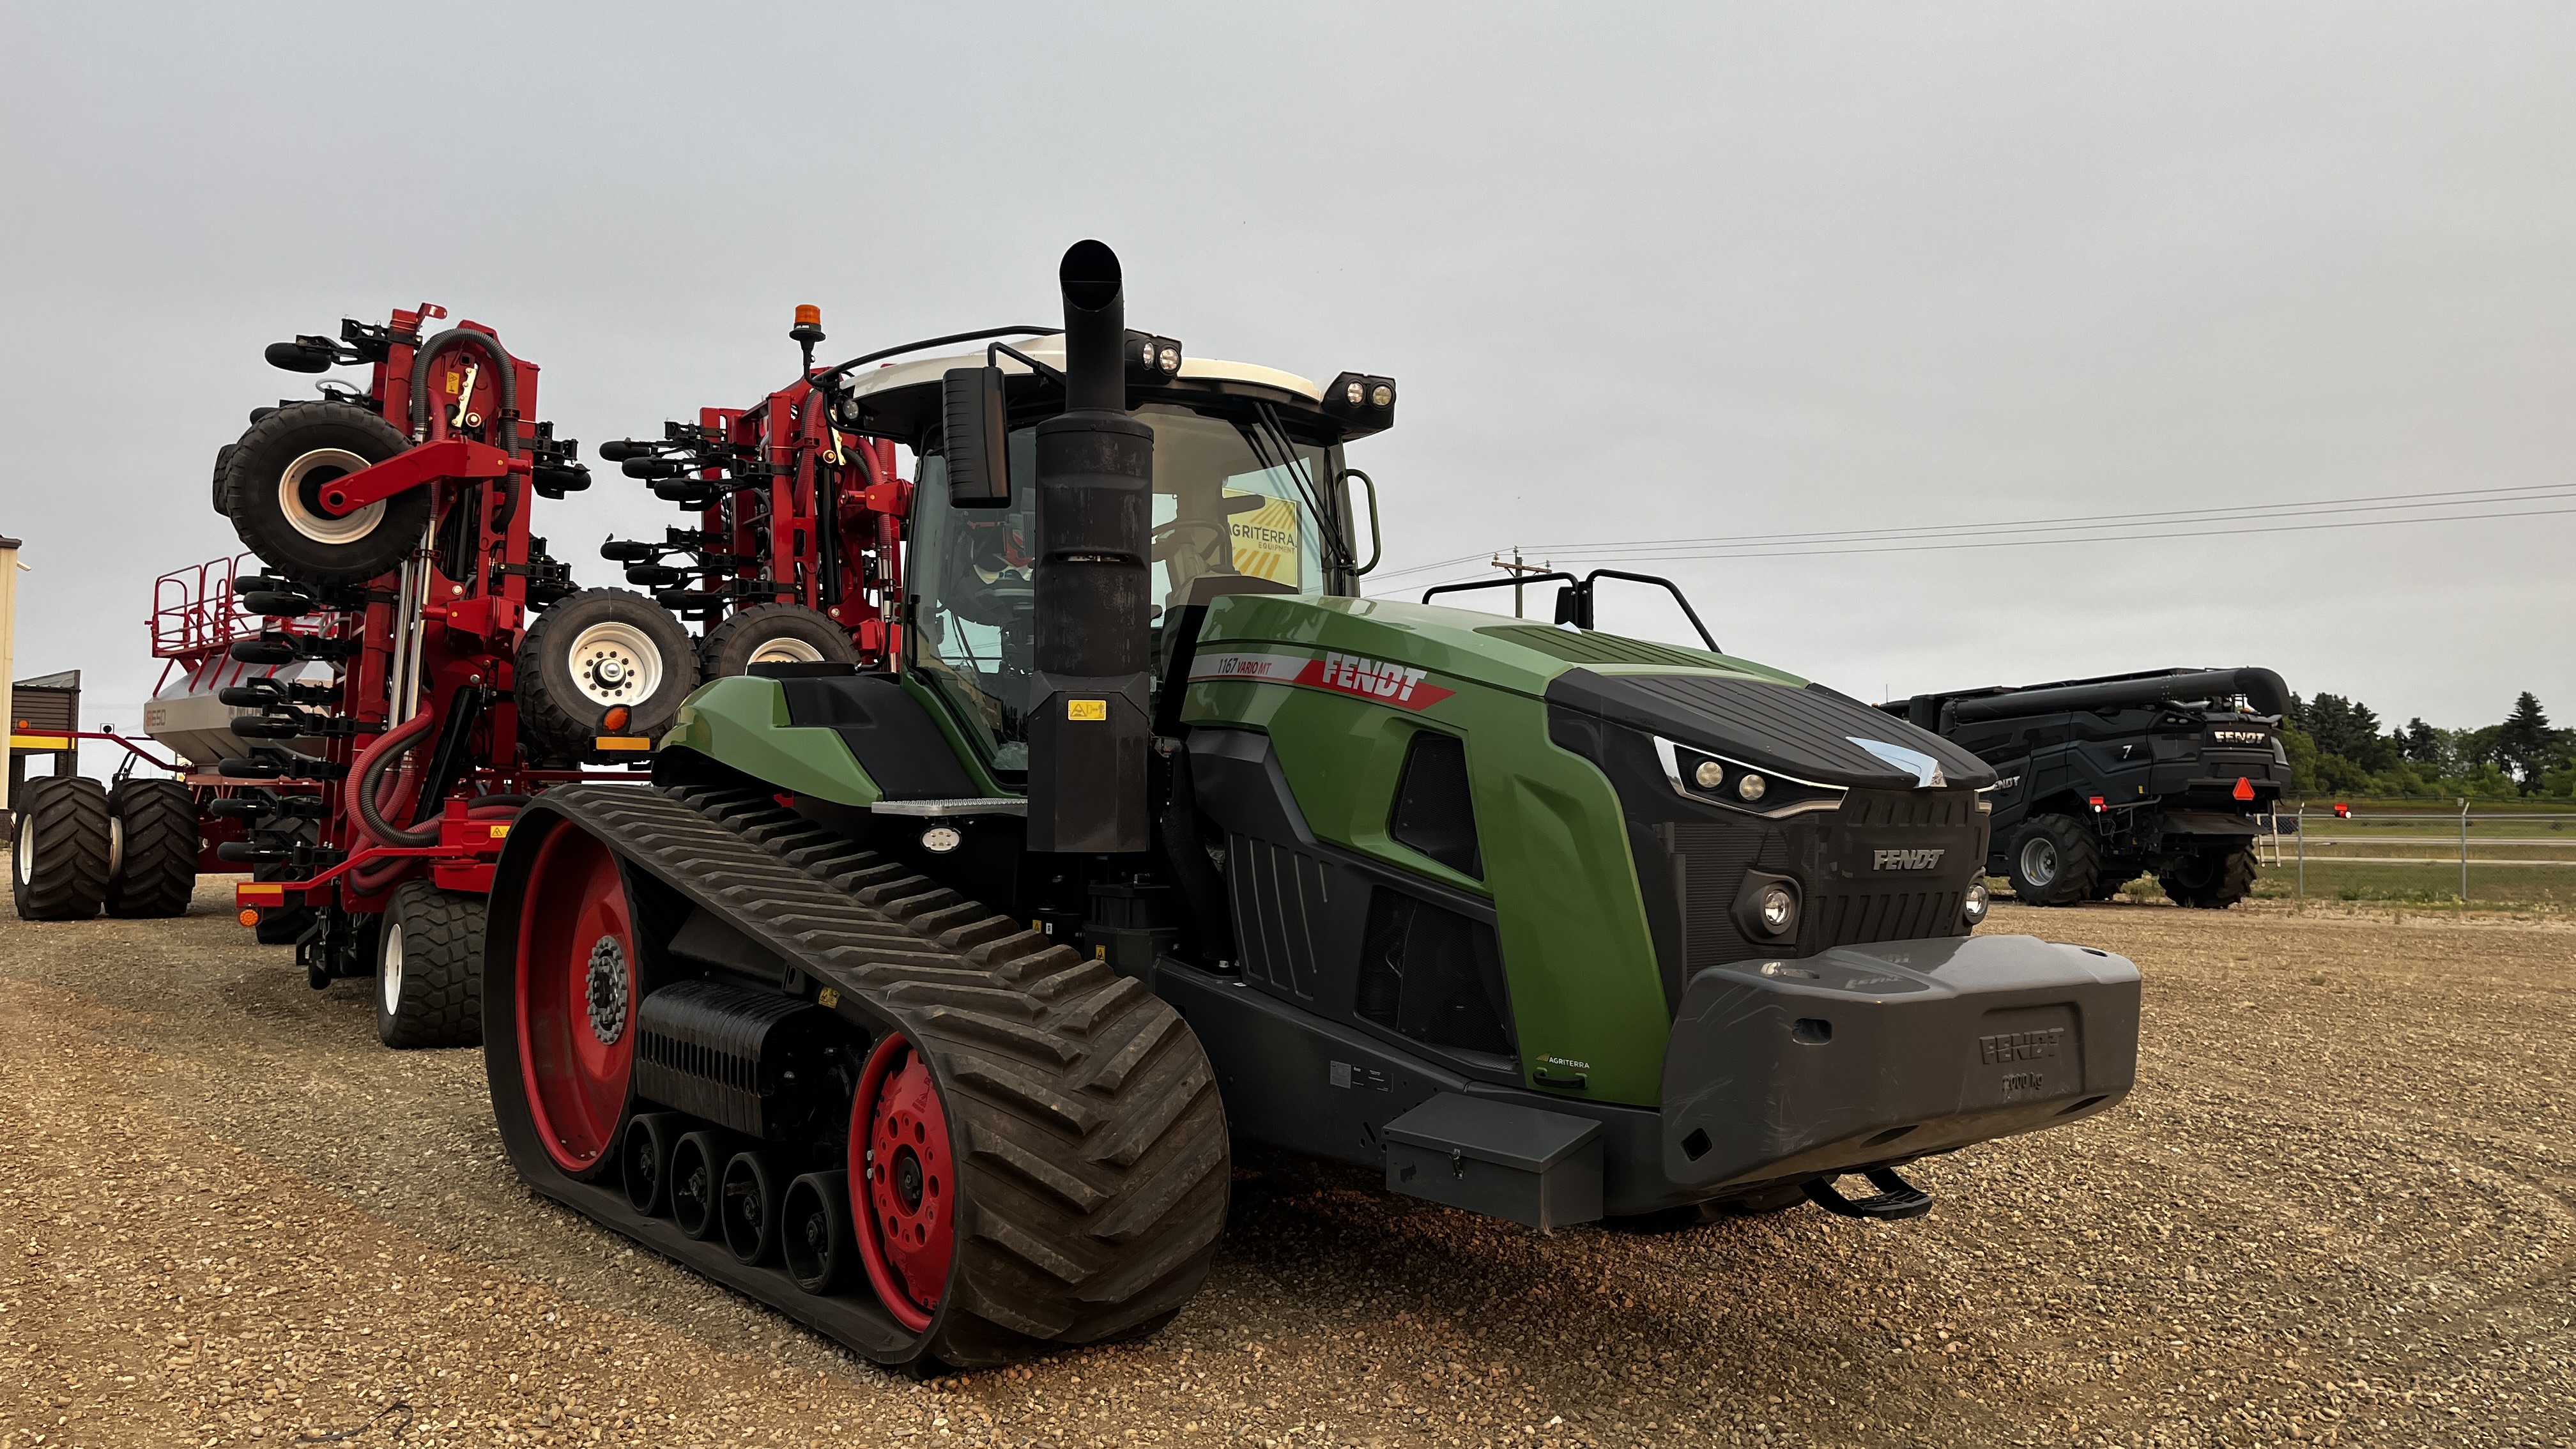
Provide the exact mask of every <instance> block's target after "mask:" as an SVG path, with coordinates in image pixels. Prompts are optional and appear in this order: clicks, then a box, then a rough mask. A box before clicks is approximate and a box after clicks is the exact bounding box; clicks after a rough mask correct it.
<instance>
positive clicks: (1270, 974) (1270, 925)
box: [1225, 835, 1331, 1001]
mask: <svg viewBox="0 0 2576 1449" xmlns="http://www.w3.org/2000/svg"><path fill="white" fill-rule="evenodd" d="M1225 864H1226V871H1225V874H1226V881H1227V883H1228V884H1229V885H1230V886H1232V887H1233V891H1234V918H1235V920H1237V921H1239V922H1241V923H1242V935H1243V970H1244V973H1245V974H1246V975H1248V976H1254V977H1257V978H1259V979H1261V980H1263V981H1267V982H1269V983H1270V984H1271V985H1273V986H1275V987H1278V988H1279V989H1280V990H1282V991H1286V992H1290V993H1293V994H1295V995H1296V996H1298V997H1300V998H1302V999H1304V1000H1307V1001H1312V1000H1314V999H1315V986H1316V962H1317V961H1318V960H1319V959H1320V958H1321V955H1322V952H1321V951H1320V949H1319V948H1318V944H1317V942H1316V940H1315V931H1316V928H1317V927H1318V925H1319V924H1320V923H1321V922H1322V921H1323V920H1324V912H1325V907H1326V906H1327V905H1328V904H1329V903H1330V900H1331V893H1330V891H1329V890H1328V889H1327V888H1326V886H1325V884H1324V867H1323V864H1322V863H1321V862H1319V861H1317V860H1314V859H1313V858H1311V857H1308V856H1305V855H1300V854H1299V853H1297V852H1296V851H1293V850H1284V849H1282V848H1280V847H1279V846H1276V845H1273V844H1271V843H1270V842H1268V841H1266V840H1256V839H1254V838H1253V837H1251V836H1248V835H1237V836H1233V837H1231V839H1230V840H1229V842H1228V844H1227V846H1226V852H1225Z"/></svg>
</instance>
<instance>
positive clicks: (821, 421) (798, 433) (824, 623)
mask: <svg viewBox="0 0 2576 1449" xmlns="http://www.w3.org/2000/svg"><path fill="white" fill-rule="evenodd" d="M822 320H823V319H822V313H821V311H820V310H819V309H817V308H814V307H799V308H797V309H796V324H795V326H794V327H793V328H791V329H790V330H789V332H788V336H789V337H791V338H793V339H794V340H795V341H796V342H798V343H799V344H801V345H802V346H803V348H804V350H805V367H804V376H803V377H802V378H800V379H799V380H798V381H796V382H793V383H790V384H788V385H787V386H786V387H784V388H781V389H780V390H778V391H776V392H773V393H771V394H769V395H768V396H767V397H765V398H762V399H761V400H760V401H759V402H757V403H755V404H753V405H752V406H750V407H748V408H702V409H700V410H699V412H698V420H697V421H696V422H695V423H681V422H670V423H665V424H663V427H662V436H661V438H659V439H658V440H642V439H624V440H620V441H617V442H611V443H603V444H601V445H600V449H599V456H600V457H601V458H602V459H604V460H606V461H608V462H612V463H616V464H618V465H619V466H620V469H621V471H623V472H624V473H625V474H626V476H627V477H629V478H637V479H642V480H644V481H645V482H647V483H649V484H650V485H651V487H652V489H653V493H654V495H655V496H656V497H659V498H664V499H667V500H669V501H670V502H672V503H675V504H677V505H679V506H680V507H681V508H682V509H683V510H685V511H686V512H688V513H690V514H692V515H694V517H693V518H692V520H691V522H692V525H693V526H690V527H675V528H668V529H665V530H664V531H663V537H662V539H661V541H660V542H653V541H651V540H646V539H631V540H611V541H610V542H608V543H607V544H605V545H603V546H602V547H601V549H600V555H601V556H602V557H604V558H607V559H609V560H611V561H613V562H616V563H622V564H624V565H626V581H627V582H628V583H630V584H635V585H637V586H639V587H642V588H647V589H650V590H652V591H653V601H654V602H655V603H657V604H659V605H661V606H662V607H663V608H665V609H668V610H670V611H671V612H672V613H673V614H676V615H677V616H679V617H680V618H682V619H686V620H688V621H690V622H692V623H695V624H697V625H699V626H700V638H699V641H698V646H697V648H698V669H699V676H700V678H701V679H702V680H715V679H723V678H727V677H729V676H732V675H737V674H741V673H743V672H745V671H746V670H748V669H749V668H750V667H751V666H752V665H754V664H825V663H829V664H853V665H857V666H858V667H860V668H862V669H866V670H883V669H890V668H892V667H893V661H894V660H895V658H896V657H897V655H898V654H899V653H900V650H899V648H898V642H899V641H898V640H897V638H896V635H895V633H894V630H895V627H896V626H895V624H894V621H893V615H894V613H895V610H894V609H893V608H892V607H891V605H892V602H893V601H894V600H897V599H900V598H901V597H902V588H903V580H902V542H903V529H902V524H903V519H904V517H905V516H906V515H907V514H908V513H909V512H910V510H911V506H912V485H911V484H910V483H909V482H907V481H905V480H904V479H902V478H899V477H897V476H895V444H894V443H893V442H892V441H890V440H888V439H885V438H873V437H864V436H861V435H860V434H859V433H857V432H856V431H854V428H855V426H856V425H857V424H858V423H859V421H860V419H859V418H858V416H857V415H856V414H855V413H854V414H853V415H851V416H849V417H841V418H836V417H832V416H830V415H828V411H827V409H826V407H825V406H824V404H825V402H826V400H827V399H828V398H829V397H830V396H831V389H832V387H833V385H834V383H835V381H836V380H837V379H839V378H840V377H842V376H843V375H845V374H846V373H847V372H848V371H849V370H850V369H851V368H853V367H856V366H860V365H863V364H865V363H867V362H872V361H876V360H878V358H879V357H886V356H893V355H895V353H896V352H901V351H908V350H912V349H911V348H899V349H895V350H894V351H891V352H887V353H882V354H877V355H874V356H870V357H865V358H860V359H857V360H856V361H853V362H847V363H843V364H841V365H839V366H838V367H834V368H832V369H830V370H828V371H826V372H823V373H821V374H817V373H816V372H815V370H814V365H813V364H814V344H816V343H818V342H821V341H822V340H823V327H822ZM1013 330H1034V329H1013ZM940 340H947V341H953V340H956V339H940ZM934 345H937V344H936V342H930V343H920V344H914V346H915V347H922V346H934Z"/></svg>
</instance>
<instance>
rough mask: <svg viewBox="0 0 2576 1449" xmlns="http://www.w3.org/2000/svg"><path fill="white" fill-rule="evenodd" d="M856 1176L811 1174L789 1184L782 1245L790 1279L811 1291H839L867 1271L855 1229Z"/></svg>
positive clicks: (781, 1213)
mask: <svg viewBox="0 0 2576 1449" xmlns="http://www.w3.org/2000/svg"><path fill="white" fill-rule="evenodd" d="M851 1224H852V1219H851V1217H850V1175H849V1174H848V1173H846V1172H809V1173H806V1174H805V1175H804V1176H803V1177H800V1178H798V1179H796V1180H795V1181H794V1182H791V1183H789V1184H787V1197H786V1199H785V1201H784V1202H782V1203H781V1204H780V1206H779V1210H778V1229H779V1231H778V1246H779V1249H780V1250H781V1252H783V1253H784V1254H785V1255H786V1258H787V1276H788V1277H790V1278H793V1279H795V1280H796V1286H797V1287H799V1288H802V1289H804V1290H805V1291H806V1292H808V1293H820V1294H829V1293H837V1292H839V1291H841V1289H843V1288H845V1287H848V1286H849V1285H850V1284H851V1282H852V1281H853V1280H854V1279H856V1278H857V1277H858V1276H859V1274H860V1273H861V1272H863V1271H865V1270H864V1269H862V1268H860V1267H859V1266H858V1253H859V1248H858V1239H857V1237H856V1235H855V1234H854V1233H852V1231H851Z"/></svg>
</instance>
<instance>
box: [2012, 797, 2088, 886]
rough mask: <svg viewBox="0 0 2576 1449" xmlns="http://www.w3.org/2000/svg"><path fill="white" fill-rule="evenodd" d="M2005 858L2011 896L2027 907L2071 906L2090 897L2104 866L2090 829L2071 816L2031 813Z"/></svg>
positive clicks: (2084, 823)
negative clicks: (2010, 881)
mask: <svg viewBox="0 0 2576 1449" xmlns="http://www.w3.org/2000/svg"><path fill="white" fill-rule="evenodd" d="M2006 858H2007V860H2008V861H2009V863H2010V864H2011V867H2012V870H2011V875H2012V888H2013V895H2014V896H2015V897H2016V898H2017V899H2019V900H2020V901H2021V903H2022V904H2023V905H2026V906H2071V905H2075V904H2077V903H2079V902H2081V901H2084V900H2086V899H2089V898H2090V897H2091V896H2092V894H2093V882H2094V881H2095V880H2096V879H2097V878H2099V876H2100V874H2101V870H2102V848H2101V846H2100V844H2099V843H2097V842H2096V841H2095V840H2094V838H2093V829H2092V827H2091V826H2090V825H2089V824H2087V823H2086V822H2084V821H2082V820H2078V819H2076V818H2075V817H2074V816H2072V815H2038V816H2033V817H2032V818H2031V820H2030V823H2029V824H2027V825H2024V826H2023V827H2022V828H2021V834H2020V835H2018V836H2017V837H2015V838H2014V840H2013V846H2012V850H2011V852H2010V854H2009V855H2008V856H2007V857H2006Z"/></svg>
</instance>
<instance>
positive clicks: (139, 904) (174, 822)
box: [107, 780, 197, 917]
mask: <svg viewBox="0 0 2576 1449" xmlns="http://www.w3.org/2000/svg"><path fill="white" fill-rule="evenodd" d="M107 808H108V810H109V811H110V813H112V814H114V815H115V816H116V819H117V823H118V824H120V825H122V826H123V827H124V829H125V849H124V851H123V852H122V854H121V855H120V857H119V859H118V861H117V867H116V878H115V879H113V880H111V881H109V882H108V883H107V913H108V914H109V915H111V916H129V917H155V916H184V915H186V914H188V902H189V901H190V900H191V899H193V898H194V897H195V896H196V894H197V802H196V801H195V800H194V799H192V798H190V796H189V794H188V787H187V786H186V785H183V784H181V783H180V782H179V781H177V780H128V781H126V782H125V783H123V784H121V785H119V786H117V787H116V789H115V790H113V791H111V792H110V793H109V795H108V797H107Z"/></svg>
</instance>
